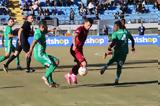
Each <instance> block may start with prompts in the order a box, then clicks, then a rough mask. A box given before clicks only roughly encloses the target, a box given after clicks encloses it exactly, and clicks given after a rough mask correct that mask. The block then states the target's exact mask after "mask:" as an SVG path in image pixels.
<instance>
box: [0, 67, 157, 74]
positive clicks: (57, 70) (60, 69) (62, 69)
mask: <svg viewBox="0 0 160 106" xmlns="http://www.w3.org/2000/svg"><path fill="white" fill-rule="evenodd" d="M151 67H155V66H135V67H132V66H124V67H123V69H138V68H151ZM32 68H33V69H35V70H36V72H35V73H44V72H42V71H41V72H40V71H38V70H42V69H44V70H45V68H44V67H32ZM70 69H71V67H70ZM100 69H101V68H90V67H88V71H100ZM116 69H117V68H116V67H115V68H108V69H107V70H116ZM0 71H3V70H2V69H1V70H0ZM10 71H24V72H25V69H23V70H17V69H15V68H11V69H9V70H8V72H10ZM67 71H69V70H68V69H65V68H62V67H58V68H57V69H56V72H67Z"/></svg>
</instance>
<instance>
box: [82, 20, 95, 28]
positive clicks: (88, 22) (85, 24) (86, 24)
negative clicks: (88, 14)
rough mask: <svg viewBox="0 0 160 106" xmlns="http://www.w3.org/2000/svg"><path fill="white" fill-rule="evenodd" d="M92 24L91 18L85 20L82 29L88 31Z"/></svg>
mask: <svg viewBox="0 0 160 106" xmlns="http://www.w3.org/2000/svg"><path fill="white" fill-rule="evenodd" d="M92 24H93V19H92V18H86V19H85V20H84V28H85V29H86V30H89V29H90V28H91V26H92Z"/></svg>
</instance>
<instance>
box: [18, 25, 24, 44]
mask: <svg viewBox="0 0 160 106" xmlns="http://www.w3.org/2000/svg"><path fill="white" fill-rule="evenodd" d="M22 31H23V28H20V29H19V30H18V39H19V41H18V43H19V44H21V42H20V37H21V34H22Z"/></svg>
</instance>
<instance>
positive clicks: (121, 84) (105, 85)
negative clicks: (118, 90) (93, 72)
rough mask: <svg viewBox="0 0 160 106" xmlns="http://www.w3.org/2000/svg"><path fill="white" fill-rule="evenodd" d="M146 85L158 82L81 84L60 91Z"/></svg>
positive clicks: (65, 87) (62, 87)
mask: <svg viewBox="0 0 160 106" xmlns="http://www.w3.org/2000/svg"><path fill="white" fill-rule="evenodd" d="M148 84H157V85H158V80H153V81H139V82H123V83H119V84H118V85H115V84H114V83H100V84H83V85H73V86H61V89H71V88H79V87H110V86H111V87H112V86H114V87H132V86H137V85H148Z"/></svg>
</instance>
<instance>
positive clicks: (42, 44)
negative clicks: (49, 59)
mask: <svg viewBox="0 0 160 106" xmlns="http://www.w3.org/2000/svg"><path fill="white" fill-rule="evenodd" d="M34 40H37V41H38V42H37V43H36V45H35V47H34V53H35V54H37V53H38V52H40V53H45V50H46V37H45V33H43V32H41V31H40V29H36V31H35V33H34Z"/></svg>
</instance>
